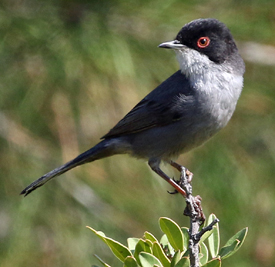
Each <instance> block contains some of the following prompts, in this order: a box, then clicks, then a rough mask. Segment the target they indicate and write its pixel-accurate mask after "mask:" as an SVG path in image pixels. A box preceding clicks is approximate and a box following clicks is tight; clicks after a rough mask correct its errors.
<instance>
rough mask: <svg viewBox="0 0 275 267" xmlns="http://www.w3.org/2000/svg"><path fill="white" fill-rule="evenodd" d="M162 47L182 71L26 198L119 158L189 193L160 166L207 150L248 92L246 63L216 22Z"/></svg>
mask: <svg viewBox="0 0 275 267" xmlns="http://www.w3.org/2000/svg"><path fill="white" fill-rule="evenodd" d="M159 47H160V48H166V49H172V50H174V51H175V53H176V58H177V60H178V63H179V66H180V68H179V70H178V71H176V72H175V73H174V74H173V75H172V76H170V77H169V78H168V79H166V80H165V81H164V82H163V83H161V84H160V85H159V86H158V87H156V88H155V89H154V90H153V91H151V92H150V93H149V94H148V95H147V96H145V97H144V98H143V99H142V100H141V101H140V102H139V103H138V104H137V105H136V106H135V107H134V108H133V109H132V110H131V111H130V112H129V113H128V114H126V115H125V117H123V118H122V119H121V120H120V121H119V122H118V123H117V124H116V125H115V126H114V127H113V128H112V129H111V130H110V131H109V132H108V133H107V134H105V135H104V136H103V137H102V138H101V141H100V142H99V143H98V144H96V145H95V146H93V147H92V148H90V149H89V150H87V151H85V152H84V153H82V154H80V155H78V156H77V157H76V158H74V159H72V160H71V161H69V162H67V163H65V164H64V165H62V166H60V167H58V168H56V169H54V170H52V171H50V172H48V173H46V174H45V175H43V176H42V177H40V178H39V179H37V180H36V181H34V182H33V183H31V184H30V185H29V186H27V187H26V188H25V189H24V190H23V191H22V192H21V194H22V195H24V196H27V195H28V194H29V193H31V192H32V191H34V190H35V189H37V188H38V187H40V186H42V185H44V184H45V183H46V182H48V181H49V180H51V179H53V178H55V177H57V176H59V175H61V174H63V173H65V172H67V171H69V170H71V169H73V168H75V167H77V166H79V165H83V164H85V163H89V162H93V161H96V160H99V159H102V158H106V157H110V156H113V155H116V154H129V155H131V156H133V157H136V158H141V159H146V160H148V164H149V166H150V168H151V169H152V170H153V171H154V172H155V173H157V174H158V175H159V176H160V177H162V178H163V179H165V180H166V181H167V182H168V183H170V184H171V185H172V186H173V187H174V188H175V190H176V191H178V192H180V193H181V194H182V195H184V190H183V189H182V188H181V187H180V185H179V183H177V182H176V181H175V180H174V179H172V178H170V177H169V176H168V175H167V174H166V173H164V172H163V171H162V170H161V168H160V163H161V162H167V163H169V164H170V165H171V166H172V167H174V168H176V169H177V170H178V171H181V170H182V168H181V167H183V166H181V165H180V164H178V163H176V162H175V161H174V160H176V159H177V158H178V156H179V155H180V154H183V153H186V152H188V151H190V150H191V149H194V148H196V147H198V146H201V145H202V144H203V143H205V142H206V141H207V140H208V139H209V138H210V137H212V136H213V135H214V134H216V133H217V132H218V131H219V130H220V129H222V128H223V127H224V126H226V125H227V123H228V121H229V120H230V118H231V117H232V114H233V112H234V110H235V108H236V104H237V101H238V99H239V97H240V94H241V91H242V88H243V74H244V72H245V64H244V61H243V59H242V58H241V56H240V54H239V52H238V48H237V45H236V43H235V41H234V39H233V36H232V34H231V33H230V30H229V29H228V28H227V26H226V25H225V24H224V23H222V22H220V21H219V20H217V19H214V18H200V19H196V20H193V21H191V22H189V23H187V24H185V25H184V26H183V27H182V28H181V30H180V31H179V32H178V34H177V36H176V38H175V39H174V40H172V41H168V42H164V43H161V44H160V45H159Z"/></svg>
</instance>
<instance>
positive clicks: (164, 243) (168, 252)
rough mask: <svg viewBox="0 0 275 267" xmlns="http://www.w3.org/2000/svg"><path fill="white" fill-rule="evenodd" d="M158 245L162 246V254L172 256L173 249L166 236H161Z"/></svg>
mask: <svg viewBox="0 0 275 267" xmlns="http://www.w3.org/2000/svg"><path fill="white" fill-rule="evenodd" d="M160 244H161V245H162V247H163V249H164V253H165V254H166V255H174V253H175V250H174V249H173V247H172V246H171V245H170V243H169V241H168V238H167V235H165V234H164V235H163V236H162V237H161V239H160Z"/></svg>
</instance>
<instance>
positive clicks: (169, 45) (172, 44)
mask: <svg viewBox="0 0 275 267" xmlns="http://www.w3.org/2000/svg"><path fill="white" fill-rule="evenodd" d="M159 47H160V48H169V49H181V48H183V47H184V45H183V44H181V43H180V42H179V41H178V40H174V41H170V42H165V43H162V44H160V45H159Z"/></svg>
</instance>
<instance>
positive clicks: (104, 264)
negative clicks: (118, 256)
mask: <svg viewBox="0 0 275 267" xmlns="http://www.w3.org/2000/svg"><path fill="white" fill-rule="evenodd" d="M94 256H95V257H96V258H97V259H98V260H99V261H100V262H101V264H102V265H103V266H105V267H111V266H110V265H109V264H107V263H106V262H104V261H103V260H102V259H101V258H100V257H99V256H97V255H94Z"/></svg>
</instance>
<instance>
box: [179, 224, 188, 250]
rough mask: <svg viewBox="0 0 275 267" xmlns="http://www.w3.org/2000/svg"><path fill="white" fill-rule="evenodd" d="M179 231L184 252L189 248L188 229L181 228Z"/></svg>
mask: <svg viewBox="0 0 275 267" xmlns="http://www.w3.org/2000/svg"><path fill="white" fill-rule="evenodd" d="M181 231H182V234H183V246H184V251H186V250H187V249H188V247H189V229H188V228H187V227H181Z"/></svg>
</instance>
